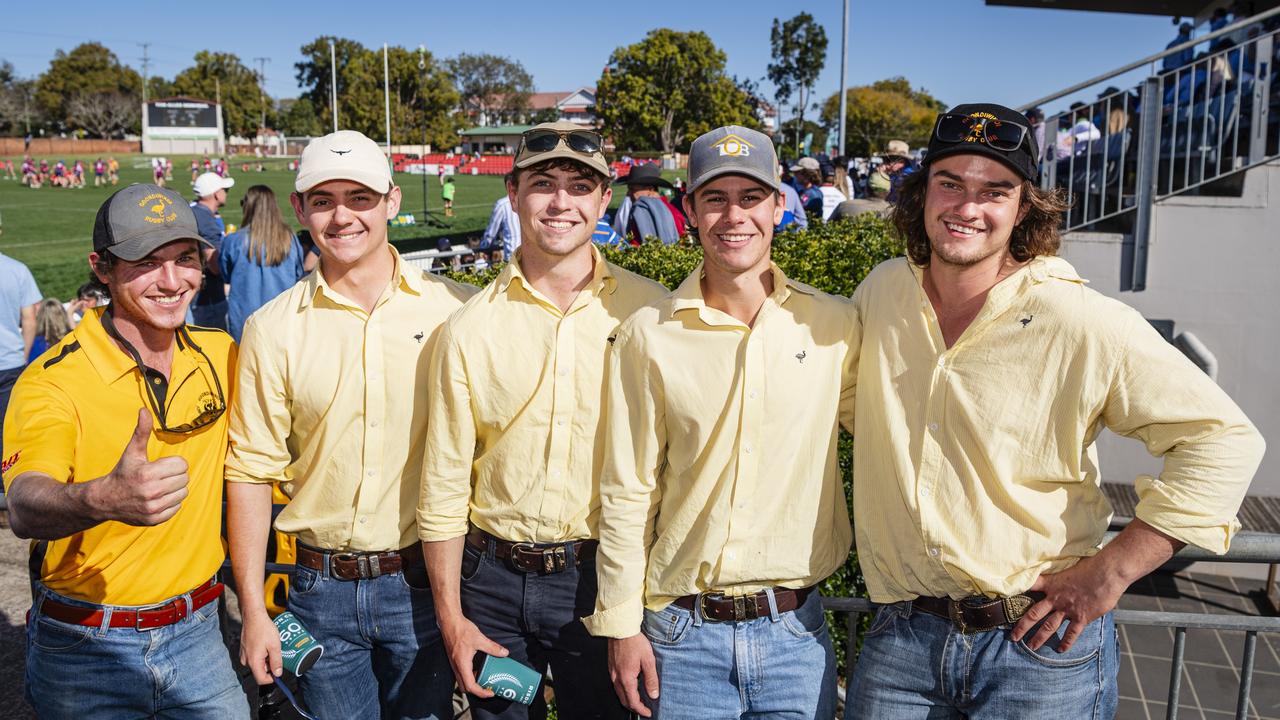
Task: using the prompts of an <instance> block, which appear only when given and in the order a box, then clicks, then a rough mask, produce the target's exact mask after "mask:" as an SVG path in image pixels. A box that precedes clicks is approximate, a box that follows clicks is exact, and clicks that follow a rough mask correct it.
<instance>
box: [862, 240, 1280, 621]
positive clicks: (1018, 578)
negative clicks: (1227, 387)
mask: <svg viewBox="0 0 1280 720" xmlns="http://www.w3.org/2000/svg"><path fill="white" fill-rule="evenodd" d="M922 278H923V274H922V271H921V270H920V268H918V267H915V266H913V265H911V264H910V263H909V262H908V261H907V260H906V259H905V258H898V259H896V260H890V261H888V262H886V263H883V264H881V265H880V266H879V267H877V268H876V269H875V270H874V271H873V272H872V273H871V274H870V275H869V276H868V277H867V278H866V280H864V281H863V282H862V284H861V285H859V286H858V289H857V290H856V291H855V292H854V302H855V304H856V305H857V308H858V315H859V317H860V320H861V323H862V327H863V335H862V350H861V362H860V366H859V369H858V399H857V427H858V434H857V437H856V439H855V441H854V472H853V477H854V512H855V513H856V522H855V523H854V524H855V526H856V528H857V536H858V561H859V563H860V565H861V567H862V572H863V574H864V575H865V576H866V579H867V586H868V588H869V590H870V594H871V599H872V600H873V601H875V602H881V603H887V602H897V601H902V600H908V599H911V598H914V597H916V596H921V595H924V596H950V597H953V598H961V597H965V596H969V595H988V596H996V595H1013V594H1017V593H1021V592H1024V591H1025V590H1027V588H1029V587H1030V586H1031V583H1032V582H1034V581H1035V579H1036V577H1037V576H1039V575H1040V574H1041V573H1052V572H1059V571H1061V570H1064V569H1066V568H1068V567H1070V566H1071V565H1073V564H1075V563H1076V562H1077V561H1078V560H1079V559H1080V558H1081V557H1083V556H1089V555H1092V554H1094V553H1095V552H1097V550H1098V545H1099V543H1100V542H1101V540H1102V536H1103V533H1104V532H1106V529H1107V525H1108V523H1109V521H1110V519H1111V506H1110V504H1109V503H1108V502H1107V499H1106V497H1105V496H1104V495H1103V494H1102V490H1101V489H1100V488H1099V482H1100V479H1101V475H1100V473H1099V470H1098V461H1097V455H1096V453H1095V451H1094V440H1095V439H1096V438H1097V436H1098V433H1099V432H1101V430H1102V428H1104V427H1106V428H1110V429H1111V430H1112V431H1114V432H1116V433H1117V434H1120V435H1124V436H1127V437H1131V438H1134V439H1136V440H1139V441H1141V442H1142V443H1143V444H1145V445H1146V448H1147V450H1148V451H1149V452H1150V453H1151V454H1152V455H1156V456H1163V457H1164V469H1163V471H1162V472H1161V473H1160V474H1159V475H1158V476H1146V475H1144V476H1140V477H1139V478H1138V479H1137V489H1138V496H1139V502H1138V507H1137V516H1138V517H1139V518H1141V519H1142V520H1144V521H1146V522H1147V523H1149V524H1151V525H1152V526H1153V527H1155V528H1156V529H1158V530H1160V531H1162V532H1165V533H1168V534H1169V535H1171V536H1173V537H1175V538H1177V539H1178V540H1181V541H1183V542H1186V543H1190V544H1192V545H1197V546H1199V547H1203V548H1206V549H1208V550H1211V551H1213V552H1217V553H1221V552H1225V551H1226V549H1227V546H1228V544H1229V543H1230V540H1231V536H1232V534H1234V533H1235V531H1236V529H1237V528H1239V523H1238V522H1237V521H1236V519H1235V513H1236V510H1237V509H1238V508H1239V506H1240V502H1241V499H1242V498H1243V497H1244V494H1245V490H1246V489H1247V488H1248V486H1249V481H1250V479H1251V478H1252V477H1253V473H1254V470H1256V469H1257V466H1258V463H1259V462H1260V460H1261V457H1262V450H1263V442H1262V438H1261V436H1259V435H1258V432H1257V430H1255V429H1254V427H1253V425H1251V424H1250V423H1249V420H1248V419H1247V418H1246V417H1245V416H1244V413H1242V412H1241V411H1240V408H1238V407H1237V406H1236V404H1235V403H1234V402H1232V400H1231V398H1229V397H1227V395H1226V393H1224V392H1223V391H1222V390H1221V389H1220V388H1219V387H1218V386H1217V385H1215V384H1214V383H1213V381H1211V380H1210V379H1209V378H1208V376H1206V375H1205V374H1204V373H1203V372H1202V371H1201V370H1200V369H1199V368H1197V367H1195V366H1194V365H1192V364H1191V362H1190V361H1188V360H1187V359H1186V358H1185V357H1183V355H1182V354H1181V353H1180V352H1179V351H1178V350H1177V349H1176V348H1174V347H1173V346H1172V345H1170V344H1169V343H1168V342H1166V341H1165V340H1164V339H1163V338H1162V337H1161V336H1160V335H1159V334H1158V333H1157V332H1156V331H1155V330H1154V329H1153V328H1152V327H1151V325H1150V324H1149V323H1148V322H1147V321H1146V320H1144V319H1143V318H1142V316H1141V315H1140V314H1138V312H1137V311H1135V310H1133V309H1132V308H1130V307H1128V306H1126V305H1124V304H1122V303H1120V302H1118V301H1116V300H1112V299H1110V298H1107V297H1104V296H1103V295H1101V294H1099V293H1097V292H1094V291H1092V290H1089V289H1088V288H1086V287H1085V284H1084V280H1082V279H1081V278H1080V276H1079V275H1077V274H1076V271H1075V270H1074V269H1073V268H1072V267H1071V265H1070V264H1068V263H1067V262H1066V261H1065V260H1062V259H1060V258H1056V257H1039V258H1035V259H1033V260H1032V261H1031V262H1030V263H1028V264H1027V265H1026V266H1024V267H1023V268H1021V269H1019V270H1018V271H1016V272H1015V273H1013V274H1012V275H1011V276H1009V277H1008V278H1006V279H1005V280H1003V281H1002V282H1000V283H999V284H998V285H996V286H995V287H994V288H992V290H991V292H990V293H989V294H988V295H987V300H986V303H985V305H984V306H983V308H982V310H981V311H980V312H979V313H978V316H977V317H976V318H975V319H974V320H973V323H972V324H971V325H970V326H969V327H968V329H966V330H965V331H964V333H963V334H962V335H961V336H960V338H959V339H958V340H957V341H956V343H955V344H954V345H953V346H952V347H950V348H947V347H946V345H945V343H944V342H943V339H942V333H941V331H940V329H939V326H938V321H937V318H936V316H935V315H934V312H933V306H932V305H931V304H930V302H929V300H928V298H927V297H926V295H925V293H924V290H923V288H922V286H921V281H922Z"/></svg>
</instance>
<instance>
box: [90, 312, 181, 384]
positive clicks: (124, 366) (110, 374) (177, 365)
mask: <svg viewBox="0 0 1280 720" xmlns="http://www.w3.org/2000/svg"><path fill="white" fill-rule="evenodd" d="M108 309H109V308H108V307H102V308H95V309H93V310H92V311H91V312H87V313H85V314H84V317H82V318H81V319H80V324H79V325H77V326H76V329H75V330H74V331H73V333H74V334H75V338H76V342H78V343H79V344H80V349H81V350H83V351H84V353H85V357H87V358H88V359H89V364H91V365H93V369H94V370H95V371H96V372H97V373H98V377H100V378H101V379H102V382H104V383H106V384H108V385H110V384H112V383H114V382H115V381H117V380H119V379H120V378H122V377H124V376H125V375H129V374H130V373H132V372H133V371H135V370H137V369H138V366H137V364H136V363H135V362H134V360H133V358H131V357H129V354H128V353H126V352H125V351H124V350H122V349H121V348H120V346H118V345H116V343H115V341H114V340H112V339H111V336H110V334H108V333H107V329H106V328H105V327H103V325H102V316H103V315H104V314H105V313H106V311H107V310H108ZM174 339H175V342H177V347H175V348H174V350H175V352H174V353H173V359H172V360H171V361H170V368H169V377H170V380H173V379H174V378H179V377H183V376H184V375H185V374H186V372H188V371H189V369H190V368H188V365H192V364H193V363H194V361H189V360H188V359H187V353H188V352H190V350H189V348H190V345H191V343H192V342H193V341H192V340H191V336H190V334H189V333H188V332H187V329H186V327H182V328H179V329H178V330H176V331H174Z"/></svg>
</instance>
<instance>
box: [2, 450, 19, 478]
mask: <svg viewBox="0 0 1280 720" xmlns="http://www.w3.org/2000/svg"><path fill="white" fill-rule="evenodd" d="M21 454H22V451H21V450H19V451H18V452H16V453H14V454H13V455H12V456H10V457H8V458H6V459H5V460H4V462H0V474H3V473H7V472H9V468H11V467H13V466H14V465H17V464H18V456H19V455H21Z"/></svg>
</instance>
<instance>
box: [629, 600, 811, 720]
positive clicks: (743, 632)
mask: <svg viewBox="0 0 1280 720" xmlns="http://www.w3.org/2000/svg"><path fill="white" fill-rule="evenodd" d="M641 630H642V632H644V634H645V637H647V638H649V642H650V643H651V644H652V645H653V654H654V656H655V657H656V659H657V661H658V685H659V687H658V694H659V698H658V700H657V701H656V702H651V704H650V707H651V708H652V709H653V711H654V717H655V718H662V719H663V720H676V719H678V718H697V719H698V720H722V719H723V718H744V717H761V718H794V719H795V720H813V719H814V718H820V719H821V720H827V718H830V717H832V716H833V715H835V693H836V661H835V653H834V652H833V651H832V649H831V636H830V634H829V632H828V630H827V621H826V617H825V616H824V615H823V612H822V598H821V597H819V595H818V593H816V592H814V593H811V594H810V595H809V597H808V598H807V599H806V600H805V602H804V604H803V605H801V606H800V607H799V608H797V609H796V610H794V611H792V612H786V613H777V614H774V615H773V616H772V617H763V618H757V619H755V620H744V621H742V622H712V621H709V620H704V619H703V618H702V617H701V616H700V615H699V614H698V613H695V612H694V611H692V610H685V609H684V608H682V607H678V606H676V605H668V606H667V607H665V608H663V609H661V610H657V611H654V610H645V611H644V623H643V625H642V626H641ZM641 688H642V689H641V697H644V692H643V686H641Z"/></svg>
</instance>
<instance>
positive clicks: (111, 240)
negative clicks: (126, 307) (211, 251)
mask: <svg viewBox="0 0 1280 720" xmlns="http://www.w3.org/2000/svg"><path fill="white" fill-rule="evenodd" d="M176 240H195V241H197V242H202V243H204V244H206V245H208V244H209V243H208V242H206V241H205V240H204V239H203V238H201V237H200V231H199V230H198V229H197V228H196V216H195V213H193V212H191V206H189V205H187V201H186V200H184V199H182V196H181V195H179V194H178V193H176V192H174V191H172V190H169V189H167V188H162V187H160V186H158V185H150V184H139V185H130V186H129V187H127V188H124V189H123V190H120V191H118V192H116V193H115V194H114V195H112V196H111V197H109V198H107V201H106V202H104V203H102V207H100V208H98V216H97V218H96V219H95V220H94V222H93V251H94V252H96V253H102V252H104V251H109V252H110V253H111V254H112V255H115V256H116V257H118V258H120V259H121V260H128V261H130V262H132V261H135V260H141V259H142V258H144V257H146V256H147V255H150V254H151V253H153V252H155V251H156V249H157V248H159V247H161V246H163V245H168V244H169V243H171V242H174V241H176Z"/></svg>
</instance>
